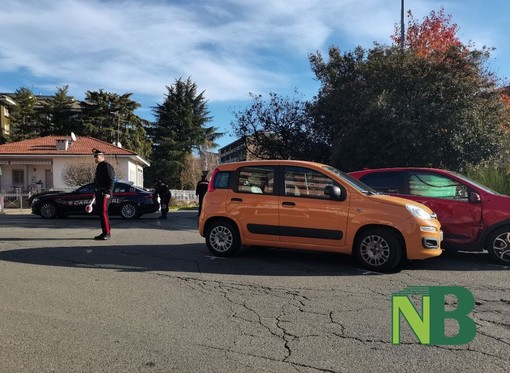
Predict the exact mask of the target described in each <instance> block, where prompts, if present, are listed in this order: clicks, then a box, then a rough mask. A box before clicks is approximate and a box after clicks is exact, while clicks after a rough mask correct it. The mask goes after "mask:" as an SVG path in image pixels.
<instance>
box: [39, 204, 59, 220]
mask: <svg viewBox="0 0 510 373" xmlns="http://www.w3.org/2000/svg"><path fill="white" fill-rule="evenodd" d="M40 212H41V216H42V217H43V218H45V219H52V218H54V217H55V216H57V206H56V205H55V204H54V203H53V202H43V203H42V205H41V209H40Z"/></svg>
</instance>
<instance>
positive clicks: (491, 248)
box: [350, 167, 510, 264]
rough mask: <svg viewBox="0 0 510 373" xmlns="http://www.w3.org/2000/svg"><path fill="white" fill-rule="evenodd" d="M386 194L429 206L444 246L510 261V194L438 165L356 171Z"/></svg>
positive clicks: (354, 175)
mask: <svg viewBox="0 0 510 373" xmlns="http://www.w3.org/2000/svg"><path fill="white" fill-rule="evenodd" d="M350 175H351V176H353V177H354V178H356V179H359V180H361V181H362V182H364V183H365V184H367V185H369V186H371V187H372V188H374V189H375V190H377V191H378V192H381V193H385V194H392V195H396V196H399V197H403V198H407V199H410V200H413V201H417V202H420V203H423V204H424V205H427V206H428V207H429V208H430V209H432V211H434V212H435V213H436V214H437V217H438V219H439V221H440V223H441V228H442V230H443V233H444V241H443V245H442V246H443V247H444V248H445V249H448V248H455V249H460V250H464V251H482V250H483V249H486V250H487V251H488V252H489V254H490V255H491V256H492V257H493V258H494V259H496V261H498V262H499V263H503V264H510V197H509V196H506V195H502V194H499V193H497V192H495V191H493V190H491V189H489V188H487V187H486V186H483V185H481V184H479V183H477V182H475V181H473V180H470V179H468V178H467V177H465V176H463V175H460V174H457V173H455V172H451V171H446V170H440V169H432V168H417V167H403V168H381V169H371V170H362V171H355V172H351V173H350Z"/></svg>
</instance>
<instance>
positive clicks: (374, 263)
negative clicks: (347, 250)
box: [354, 228, 403, 272]
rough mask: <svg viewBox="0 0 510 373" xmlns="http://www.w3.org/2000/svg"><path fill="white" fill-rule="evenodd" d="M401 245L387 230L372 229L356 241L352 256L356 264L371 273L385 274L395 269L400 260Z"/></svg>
mask: <svg viewBox="0 0 510 373" xmlns="http://www.w3.org/2000/svg"><path fill="white" fill-rule="evenodd" d="M402 252H403V248H402V244H401V243H400V242H399V240H398V238H397V237H396V235H395V234H394V233H392V232H391V231H389V230H385V229H380V228H374V229H369V230H366V231H364V232H363V233H361V235H360V236H359V237H358V238H357V239H356V243H355V246H354V254H355V256H356V259H357V260H358V262H359V263H360V264H361V265H362V266H363V267H365V268H367V269H369V270H371V271H378V272H387V271H391V270H393V269H395V267H396V266H397V265H398V264H399V263H400V261H401V259H402Z"/></svg>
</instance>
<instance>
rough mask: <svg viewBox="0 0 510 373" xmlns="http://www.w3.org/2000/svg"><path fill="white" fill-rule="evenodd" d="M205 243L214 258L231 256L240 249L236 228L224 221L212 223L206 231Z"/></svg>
mask: <svg viewBox="0 0 510 373" xmlns="http://www.w3.org/2000/svg"><path fill="white" fill-rule="evenodd" d="M205 241H206V243H207V247H208V248H209V251H210V252H211V253H213V254H214V255H216V256H223V257H227V256H232V255H233V254H234V253H235V252H236V251H237V250H238V249H239V248H240V247H241V240H240V238H239V232H238V230H237V227H236V226H235V225H234V224H233V223H231V222H229V221H226V220H219V221H215V222H213V223H212V224H211V225H210V226H209V228H208V229H207V232H206V234H205Z"/></svg>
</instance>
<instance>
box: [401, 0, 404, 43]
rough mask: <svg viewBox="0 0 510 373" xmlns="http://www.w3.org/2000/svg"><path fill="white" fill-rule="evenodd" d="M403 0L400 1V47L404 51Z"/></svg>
mask: <svg viewBox="0 0 510 373" xmlns="http://www.w3.org/2000/svg"><path fill="white" fill-rule="evenodd" d="M404 27H405V26H404V0H402V3H401V6H400V47H401V48H402V49H404V47H405V39H404V38H405V30H404Z"/></svg>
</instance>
